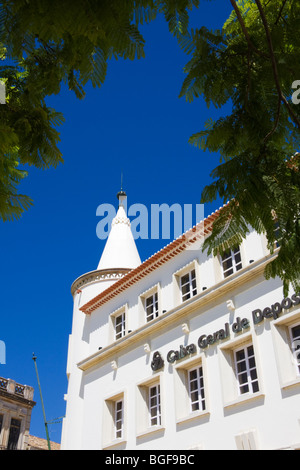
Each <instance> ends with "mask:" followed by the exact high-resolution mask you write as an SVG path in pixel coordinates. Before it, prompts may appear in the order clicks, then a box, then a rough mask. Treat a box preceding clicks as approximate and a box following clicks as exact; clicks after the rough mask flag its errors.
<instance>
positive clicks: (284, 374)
mask: <svg viewBox="0 0 300 470" xmlns="http://www.w3.org/2000/svg"><path fill="white" fill-rule="evenodd" d="M299 324H300V309H299V307H298V308H297V307H294V308H293V311H291V312H290V313H287V314H283V315H282V316H280V317H279V318H278V319H277V320H274V321H271V330H272V336H273V342H274V351H275V360H276V364H277V370H278V376H279V381H280V386H281V388H282V389H287V388H289V387H293V386H294V385H298V384H300V373H299V368H298V367H299V365H298V359H296V357H295V344H294V343H293V342H294V341H295V339H293V338H292V335H291V328H294V327H295V326H297V325H299ZM296 341H298V340H296ZM296 346H298V344H297V345H296ZM297 356H298V353H297Z"/></svg>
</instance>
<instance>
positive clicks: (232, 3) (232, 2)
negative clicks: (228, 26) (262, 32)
mask: <svg viewBox="0 0 300 470" xmlns="http://www.w3.org/2000/svg"><path fill="white" fill-rule="evenodd" d="M230 3H231V5H232V7H233V9H234V11H235V13H236V16H237V19H238V22H239V23H240V26H241V28H242V30H243V33H244V36H245V38H246V40H247V43H248V46H249V47H250V48H251V49H252V50H253V51H255V52H256V53H257V54H258V55H260V56H262V57H265V58H268V59H269V56H268V55H266V54H264V53H263V52H261V51H260V50H258V49H257V48H256V47H255V46H254V44H253V42H252V41H251V39H250V36H249V33H248V30H247V28H246V25H245V22H244V20H243V17H242V15H241V12H240V10H239V7H238V6H237V4H236V1H235V0H230Z"/></svg>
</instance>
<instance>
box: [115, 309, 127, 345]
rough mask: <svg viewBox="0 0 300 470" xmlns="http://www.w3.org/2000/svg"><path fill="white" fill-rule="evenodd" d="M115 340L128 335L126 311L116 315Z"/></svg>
mask: <svg viewBox="0 0 300 470" xmlns="http://www.w3.org/2000/svg"><path fill="white" fill-rule="evenodd" d="M119 319H120V320H119ZM114 323H115V340H116V341H117V340H118V339H121V338H123V336H125V335H126V316H125V311H124V312H121V313H120V314H119V315H116V316H115V317H114Z"/></svg>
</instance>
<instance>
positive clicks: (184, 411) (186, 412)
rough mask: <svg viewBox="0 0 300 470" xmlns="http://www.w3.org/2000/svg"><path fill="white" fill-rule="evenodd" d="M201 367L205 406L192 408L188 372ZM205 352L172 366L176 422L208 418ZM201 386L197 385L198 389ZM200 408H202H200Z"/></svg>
mask: <svg viewBox="0 0 300 470" xmlns="http://www.w3.org/2000/svg"><path fill="white" fill-rule="evenodd" d="M200 368H201V369H202V377H203V390H204V400H205V408H204V407H203V406H202V407H199V409H198V410H197V409H196V410H193V409H192V406H191V394H190V389H191V387H190V380H189V378H190V377H189V373H190V371H192V370H195V369H200ZM206 369H207V368H206V357H205V353H201V354H200V356H197V357H196V358H195V357H194V358H190V359H187V360H185V361H184V362H179V363H178V364H176V365H175V366H174V394H175V417H176V424H178V425H180V424H184V423H187V422H189V421H192V420H195V419H198V420H205V419H207V418H208V416H209V414H210V411H209V396H208V394H207V382H208V381H207V370H206ZM200 388H201V387H198V389H200ZM201 408H202V409H201Z"/></svg>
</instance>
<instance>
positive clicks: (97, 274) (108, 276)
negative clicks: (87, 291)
mask: <svg viewBox="0 0 300 470" xmlns="http://www.w3.org/2000/svg"><path fill="white" fill-rule="evenodd" d="M129 271H130V269H127V268H117V269H115V268H114V269H98V270H95V271H90V272H88V273H86V274H83V275H82V276H80V277H78V278H77V279H76V280H75V281H74V282H73V284H72V286H71V293H72V295H74V294H75V293H76V291H77V290H78V289H81V287H85V286H87V285H89V284H93V283H95V282H102V281H109V280H113V281H118V280H119V279H121V278H122V277H124V276H125V274H127V273H128V272H129Z"/></svg>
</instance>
